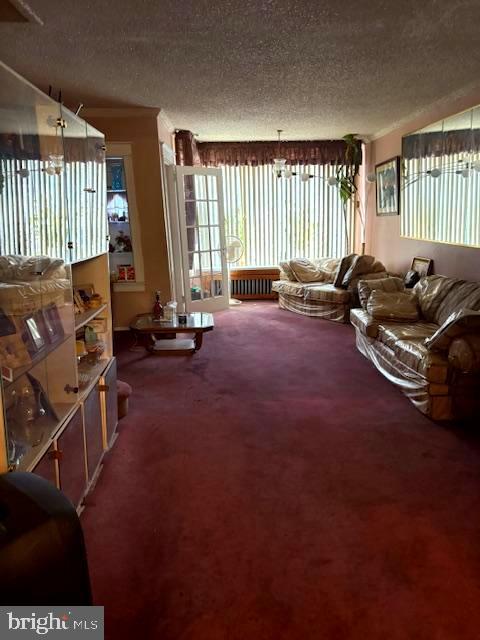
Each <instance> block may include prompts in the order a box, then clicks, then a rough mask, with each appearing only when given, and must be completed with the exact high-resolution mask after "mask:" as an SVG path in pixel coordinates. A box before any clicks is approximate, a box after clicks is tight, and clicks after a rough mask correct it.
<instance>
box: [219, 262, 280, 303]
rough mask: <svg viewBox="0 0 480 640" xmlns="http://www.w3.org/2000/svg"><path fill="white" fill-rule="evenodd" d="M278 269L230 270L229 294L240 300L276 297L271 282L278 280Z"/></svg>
mask: <svg viewBox="0 0 480 640" xmlns="http://www.w3.org/2000/svg"><path fill="white" fill-rule="evenodd" d="M278 277H279V271H278V269H266V270H263V269H239V270H238V271H234V270H232V271H231V272H230V295H231V296H232V298H238V299H240V300H242V299H243V300H246V299H251V300H255V299H262V298H272V299H273V298H277V293H276V292H275V291H272V282H273V281H274V280H278Z"/></svg>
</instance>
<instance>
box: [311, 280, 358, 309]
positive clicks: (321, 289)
mask: <svg viewBox="0 0 480 640" xmlns="http://www.w3.org/2000/svg"><path fill="white" fill-rule="evenodd" d="M305 299H306V300H319V301H322V302H334V303H336V304H348V303H349V302H350V292H349V291H345V289H339V288H338V287H334V286H333V284H330V283H327V284H307V285H305Z"/></svg>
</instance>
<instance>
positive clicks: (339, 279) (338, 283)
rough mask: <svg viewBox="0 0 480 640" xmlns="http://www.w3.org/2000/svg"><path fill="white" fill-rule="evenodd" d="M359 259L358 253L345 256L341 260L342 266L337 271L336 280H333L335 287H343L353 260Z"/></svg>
mask: <svg viewBox="0 0 480 640" xmlns="http://www.w3.org/2000/svg"><path fill="white" fill-rule="evenodd" d="M356 257H357V254H356V253H350V254H349V255H348V256H345V257H344V258H342V259H341V260H340V264H339V265H338V267H337V271H336V272H335V278H334V280H333V286H334V287H342V285H343V279H344V277H345V274H346V273H347V271H348V270H349V269H350V265H351V264H352V262H353V260H354V259H355V258H356Z"/></svg>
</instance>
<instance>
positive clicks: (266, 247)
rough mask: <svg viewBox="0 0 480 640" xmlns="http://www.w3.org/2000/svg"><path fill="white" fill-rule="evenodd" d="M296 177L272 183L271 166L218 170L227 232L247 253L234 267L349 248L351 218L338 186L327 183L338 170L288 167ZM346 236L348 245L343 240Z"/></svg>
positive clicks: (340, 252) (333, 254)
mask: <svg viewBox="0 0 480 640" xmlns="http://www.w3.org/2000/svg"><path fill="white" fill-rule="evenodd" d="M290 168H291V170H292V171H293V172H295V173H297V174H301V173H309V174H310V175H313V176H314V177H313V178H310V179H309V180H308V181H306V182H303V181H302V180H301V178H300V175H296V176H292V178H290V179H286V178H276V177H275V176H274V175H273V171H272V166H271V165H260V166H256V167H251V166H246V165H244V166H237V167H235V166H224V167H222V175H223V185H224V198H225V228H226V234H227V236H237V237H239V238H240V239H241V240H242V242H243V244H244V246H245V252H244V255H243V257H242V258H241V260H240V261H239V262H238V263H237V266H249V267H260V266H274V265H277V264H278V263H279V261H281V260H288V259H290V258H294V257H308V258H319V257H324V256H331V257H340V256H342V255H345V253H348V252H349V251H350V250H351V249H352V246H353V235H354V215H353V205H352V203H349V204H348V205H347V207H346V211H345V212H344V210H343V206H342V203H341V200H340V197H339V192H338V188H337V187H336V186H334V187H330V186H328V184H327V182H326V179H328V177H330V176H334V175H335V174H336V172H337V169H338V167H336V166H332V165H306V166H292V167H290ZM346 231H347V232H348V242H347V238H346Z"/></svg>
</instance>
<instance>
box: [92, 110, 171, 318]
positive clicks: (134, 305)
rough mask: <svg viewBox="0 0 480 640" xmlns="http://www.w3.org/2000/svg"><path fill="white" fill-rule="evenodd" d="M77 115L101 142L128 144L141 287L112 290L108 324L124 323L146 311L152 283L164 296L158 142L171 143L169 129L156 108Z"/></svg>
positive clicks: (166, 280) (165, 277)
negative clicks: (101, 136)
mask: <svg viewBox="0 0 480 640" xmlns="http://www.w3.org/2000/svg"><path fill="white" fill-rule="evenodd" d="M82 116H83V117H84V118H85V119H86V120H87V121H88V122H90V123H91V124H92V125H93V126H94V127H96V128H97V129H99V130H100V131H102V132H103V133H104V134H105V138H106V143H107V145H108V143H109V142H128V143H131V145H132V162H133V171H134V180H135V196H136V201H137V209H138V217H139V223H140V235H141V238H140V242H141V247H142V253H143V261H144V268H145V291H143V292H137V291H122V292H114V294H113V322H114V326H115V327H126V326H128V324H129V321H130V319H131V318H132V317H133V316H134V315H135V314H137V313H143V312H146V311H150V309H151V308H152V306H153V302H154V291H155V290H156V289H160V290H161V291H162V299H163V300H165V301H167V300H169V299H170V277H169V269H168V257H167V241H166V234H165V219H164V207H163V194H162V184H161V167H160V153H161V150H160V142H162V141H164V142H167V143H168V142H170V143H171V134H170V133H169V132H168V130H167V128H166V127H165V126H164V125H163V123H161V122H159V119H158V109H156V110H154V109H138V110H136V109H127V110H121V109H120V110H115V109H105V110H101V109H95V110H93V109H92V110H85V112H84V113H82Z"/></svg>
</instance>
